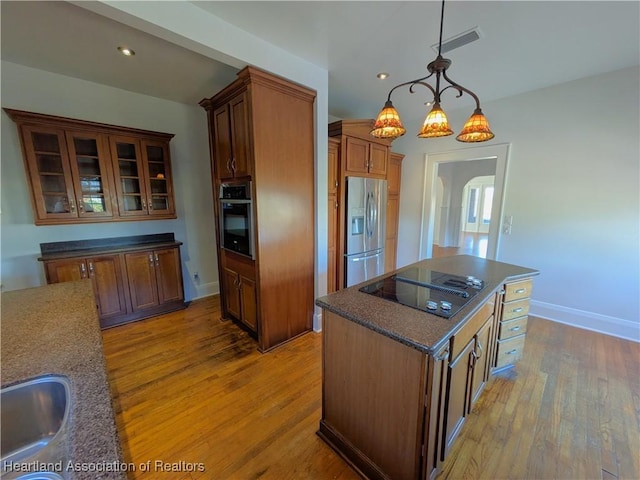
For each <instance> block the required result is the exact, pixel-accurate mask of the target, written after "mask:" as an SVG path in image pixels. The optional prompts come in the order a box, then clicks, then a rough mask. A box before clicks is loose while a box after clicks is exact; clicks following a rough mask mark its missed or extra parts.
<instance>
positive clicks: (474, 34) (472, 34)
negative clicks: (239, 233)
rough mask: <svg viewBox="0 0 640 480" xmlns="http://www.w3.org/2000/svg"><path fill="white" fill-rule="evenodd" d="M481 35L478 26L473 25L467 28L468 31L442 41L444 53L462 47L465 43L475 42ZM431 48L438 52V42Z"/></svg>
mask: <svg viewBox="0 0 640 480" xmlns="http://www.w3.org/2000/svg"><path fill="white" fill-rule="evenodd" d="M480 37H481V35H480V30H478V27H473V28H472V29H471V30H467V31H466V32H462V33H460V34H458V35H456V36H455V37H451V38H448V39H447V40H444V41H443V42H442V54H443V55H444V54H445V53H447V52H450V51H451V50H455V49H456V48H460V47H462V46H463V45H466V44H468V43H471V42H475V41H476V40H479V39H480ZM431 48H432V49H433V51H434V52H436V53H438V44H437V43H435V44H433V45H431Z"/></svg>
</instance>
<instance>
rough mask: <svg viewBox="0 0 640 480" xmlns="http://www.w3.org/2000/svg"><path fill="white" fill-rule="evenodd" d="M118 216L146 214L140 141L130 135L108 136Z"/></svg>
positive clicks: (145, 193) (145, 194)
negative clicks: (116, 194) (118, 210)
mask: <svg viewBox="0 0 640 480" xmlns="http://www.w3.org/2000/svg"><path fill="white" fill-rule="evenodd" d="M109 145H110V147H111V160H112V161H113V170H114V172H115V179H116V191H117V193H118V205H119V209H120V216H122V217H127V216H140V215H147V214H148V212H149V211H148V209H147V192H146V190H145V183H146V182H145V181H144V165H143V161H142V152H141V150H140V142H139V141H138V140H137V139H135V138H132V137H110V138H109Z"/></svg>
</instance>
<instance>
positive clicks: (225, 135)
mask: <svg viewBox="0 0 640 480" xmlns="http://www.w3.org/2000/svg"><path fill="white" fill-rule="evenodd" d="M212 117H213V121H212V124H213V129H214V131H213V136H214V138H215V143H214V158H215V162H214V171H215V175H216V176H217V178H218V179H219V180H227V179H231V178H234V177H244V176H249V175H251V157H250V151H251V150H250V145H249V139H250V134H249V117H248V112H247V93H246V92H240V93H239V94H238V95H237V96H235V97H234V98H233V99H232V100H230V101H229V102H228V103H225V104H224V105H222V106H220V107H219V108H217V109H215V110H214V111H213V113H212Z"/></svg>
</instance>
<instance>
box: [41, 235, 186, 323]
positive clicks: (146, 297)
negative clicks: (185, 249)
mask: <svg viewBox="0 0 640 480" xmlns="http://www.w3.org/2000/svg"><path fill="white" fill-rule="evenodd" d="M44 265H45V273H46V277H47V283H60V282H69V281H76V280H82V279H90V280H91V282H92V284H93V291H94V295H95V300H96V308H97V310H98V317H99V318H100V325H101V327H102V328H106V327H111V326H115V325H119V324H121V323H126V322H130V321H133V320H139V319H141V318H147V317H150V316H154V315H159V314H161V313H166V312H168V311H172V310H177V309H180V308H184V307H185V304H184V290H183V283H182V267H181V260H180V250H179V247H178V246H172V247H167V248H158V249H149V250H136V251H131V252H121V253H113V254H108V253H104V254H99V255H94V256H84V257H72V258H63V259H56V260H44Z"/></svg>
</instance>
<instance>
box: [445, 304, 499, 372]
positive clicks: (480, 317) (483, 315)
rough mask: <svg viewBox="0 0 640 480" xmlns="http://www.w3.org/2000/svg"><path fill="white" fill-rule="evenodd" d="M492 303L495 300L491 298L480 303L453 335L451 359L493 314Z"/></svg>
mask: <svg viewBox="0 0 640 480" xmlns="http://www.w3.org/2000/svg"><path fill="white" fill-rule="evenodd" d="M494 304H495V302H494V301H493V298H492V299H490V300H489V301H487V302H485V303H484V305H482V306H481V307H480V309H479V310H478V311H477V312H476V313H474V314H473V316H472V317H471V318H470V319H469V321H467V323H465V324H464V325H463V326H462V328H461V329H460V330H459V331H458V332H457V333H456V334H455V335H454V336H453V339H452V341H451V359H452V361H453V359H455V358H456V357H457V356H458V354H459V353H460V352H462V351H463V350H464V348H465V346H466V345H467V343H469V341H470V340H471V339H472V338H473V336H474V335H475V334H476V333H477V332H478V330H479V329H480V327H482V325H483V324H484V322H486V321H487V318H489V317H490V316H491V315H492V314H493V307H494Z"/></svg>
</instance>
